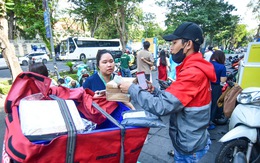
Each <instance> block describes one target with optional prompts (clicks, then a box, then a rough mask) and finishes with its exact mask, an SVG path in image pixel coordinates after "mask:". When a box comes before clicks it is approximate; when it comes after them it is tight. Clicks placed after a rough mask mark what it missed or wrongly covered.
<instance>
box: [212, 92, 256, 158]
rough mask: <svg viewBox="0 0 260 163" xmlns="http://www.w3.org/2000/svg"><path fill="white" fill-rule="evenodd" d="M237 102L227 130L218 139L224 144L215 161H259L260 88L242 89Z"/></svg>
mask: <svg viewBox="0 0 260 163" xmlns="http://www.w3.org/2000/svg"><path fill="white" fill-rule="evenodd" d="M237 102H238V103H239V104H238V105H237V106H236V107H235V109H234V111H233V113H232V115H231V117H230V122H229V131H228V133H226V134H225V135H224V136H223V137H222V138H221V139H220V140H219V141H220V142H222V143H224V144H223V145H222V147H221V148H220V150H219V152H218V154H217V155H216V160H215V162H216V163H219V162H221V163H227V162H233V163H234V161H236V160H241V159H243V158H244V159H243V161H240V162H245V163H246V162H247V163H249V162H250V163H251V162H252V163H257V162H260V119H259V117H260V88H259V87H249V88H246V89H244V90H243V91H242V92H241V93H240V94H239V95H238V97H237ZM239 152H240V154H237V153H239ZM241 155H245V157H243V156H241Z"/></svg>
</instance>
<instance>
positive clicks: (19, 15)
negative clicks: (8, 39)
mask: <svg viewBox="0 0 260 163" xmlns="http://www.w3.org/2000/svg"><path fill="white" fill-rule="evenodd" d="M14 3H15V6H14V13H15V20H16V29H17V30H18V31H19V35H20V36H22V37H23V38H24V39H29V40H30V39H34V38H35V36H36V34H37V33H38V34H39V35H40V37H41V38H42V39H43V41H44V42H45V44H46V45H47V47H48V49H49V50H50V41H49V40H48V38H46V30H45V25H44V21H43V12H44V8H43V3H42V1H40V0H14ZM57 3H58V0H53V1H50V3H49V4H48V5H49V9H50V11H49V12H50V18H51V26H52V27H53V24H54V23H55V22H56V20H55V19H54V17H53V13H54V11H55V9H56V8H57Z"/></svg>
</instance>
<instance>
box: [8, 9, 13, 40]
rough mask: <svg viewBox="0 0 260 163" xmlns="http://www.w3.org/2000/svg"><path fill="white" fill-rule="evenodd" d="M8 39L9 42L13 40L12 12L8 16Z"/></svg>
mask: <svg viewBox="0 0 260 163" xmlns="http://www.w3.org/2000/svg"><path fill="white" fill-rule="evenodd" d="M8 37H9V40H14V12H10V15H9V20H8Z"/></svg>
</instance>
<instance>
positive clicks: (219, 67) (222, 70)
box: [211, 61, 227, 84]
mask: <svg viewBox="0 0 260 163" xmlns="http://www.w3.org/2000/svg"><path fill="white" fill-rule="evenodd" d="M211 63H212V64H213V66H214V69H215V73H216V77H217V82H216V83H214V84H220V77H226V76H227V71H226V67H225V65H224V64H221V63H218V62H216V61H211Z"/></svg>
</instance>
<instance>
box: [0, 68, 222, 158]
mask: <svg viewBox="0 0 260 163" xmlns="http://www.w3.org/2000/svg"><path fill="white" fill-rule="evenodd" d="M156 78H157V72H153V76H152V79H153V83H154V85H155V86H158V83H157V81H156ZM4 116H5V114H4V112H3V99H1V98H0V149H2V143H1V142H3V134H4V129H5V125H4ZM161 119H162V121H163V122H164V124H166V128H151V129H150V131H149V134H148V143H147V144H144V146H143V149H142V151H141V153H140V156H139V158H138V161H140V162H141V163H172V162H173V158H172V157H171V156H169V155H168V154H167V152H168V151H169V150H171V149H172V143H171V140H170V138H169V134H168V132H169V116H163V117H161ZM226 132H227V125H224V126H217V127H216V129H215V130H211V131H210V137H211V140H212V145H211V147H210V150H209V152H208V153H207V154H206V156H204V157H203V158H202V160H201V161H200V163H210V162H214V159H215V155H216V153H217V151H218V150H219V148H220V145H221V144H220V143H219V142H218V140H219V139H220V138H221V137H222V136H223V134H224V133H226ZM1 155H2V153H0V156H1ZM0 158H1V157H0Z"/></svg>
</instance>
